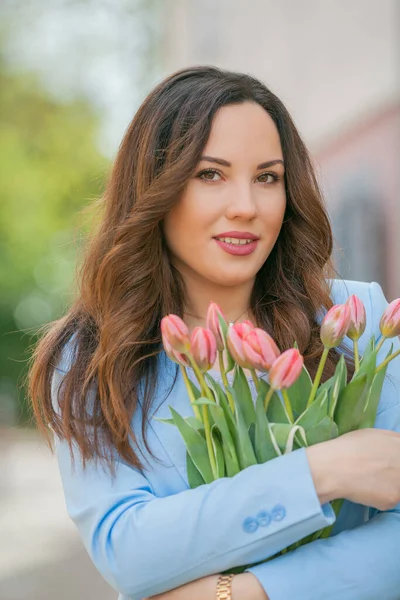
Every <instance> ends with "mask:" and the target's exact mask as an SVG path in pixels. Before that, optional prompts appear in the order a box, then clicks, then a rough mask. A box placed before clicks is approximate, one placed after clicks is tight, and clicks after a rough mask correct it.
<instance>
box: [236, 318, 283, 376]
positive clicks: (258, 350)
mask: <svg viewBox="0 0 400 600" xmlns="http://www.w3.org/2000/svg"><path fill="white" fill-rule="evenodd" d="M243 353H244V356H245V358H246V360H247V361H248V362H249V363H250V364H251V365H252V367H253V368H254V369H257V370H258V371H263V372H266V371H269V370H270V368H271V366H272V363H273V362H274V361H275V360H276V359H277V358H278V356H279V355H280V351H279V348H278V346H277V345H276V344H275V342H274V340H273V339H272V337H271V336H270V335H269V334H268V333H267V332H266V331H264V330H263V329H259V328H258V327H256V328H255V329H253V330H252V331H250V332H249V333H248V334H247V335H246V337H245V338H244V340H243Z"/></svg>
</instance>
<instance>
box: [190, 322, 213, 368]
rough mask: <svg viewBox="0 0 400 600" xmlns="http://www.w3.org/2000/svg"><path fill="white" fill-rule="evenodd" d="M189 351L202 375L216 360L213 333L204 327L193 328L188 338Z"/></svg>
mask: <svg viewBox="0 0 400 600" xmlns="http://www.w3.org/2000/svg"><path fill="white" fill-rule="evenodd" d="M190 351H191V353H192V356H193V358H194V361H195V362H196V364H197V366H198V367H199V369H200V371H201V372H202V373H204V372H205V371H208V370H209V369H211V367H212V366H213V364H214V363H215V359H216V358H217V342H216V340H215V336H214V334H213V332H212V331H210V330H209V329H205V328H204V327H195V328H194V329H193V331H192V335H191V336H190Z"/></svg>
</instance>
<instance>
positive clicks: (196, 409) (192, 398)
mask: <svg viewBox="0 0 400 600" xmlns="http://www.w3.org/2000/svg"><path fill="white" fill-rule="evenodd" d="M179 366H180V368H181V373H182V375H183V380H184V382H185V385H186V389H187V391H188V394H189V398H190V402H191V404H192V408H193V412H194V414H195V416H196V418H197V419H199V420H200V421H201V420H202V418H201V413H200V410H199V407H198V406H196V404H193V402H194V401H195V400H196V398H195V396H194V394H193V390H192V386H191V385H190V381H189V377H188V374H187V373H186V368H185V367H184V366H183V365H179Z"/></svg>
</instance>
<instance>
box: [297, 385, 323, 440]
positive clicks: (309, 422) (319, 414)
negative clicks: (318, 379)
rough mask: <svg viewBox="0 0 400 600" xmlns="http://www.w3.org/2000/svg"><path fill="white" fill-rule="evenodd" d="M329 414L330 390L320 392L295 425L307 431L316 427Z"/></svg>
mask: <svg viewBox="0 0 400 600" xmlns="http://www.w3.org/2000/svg"><path fill="white" fill-rule="evenodd" d="M327 414H328V390H327V388H324V389H322V390H321V391H318V393H317V397H316V398H315V400H314V402H313V403H312V404H311V405H310V406H309V407H308V408H307V409H306V410H305V411H304V412H303V414H302V415H300V417H299V418H298V419H297V420H296V421H295V425H301V426H302V427H303V428H304V429H305V431H308V430H309V429H311V428H312V427H315V425H317V423H319V422H320V421H322V419H323V418H324V417H326V416H327Z"/></svg>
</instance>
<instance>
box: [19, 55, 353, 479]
mask: <svg viewBox="0 0 400 600" xmlns="http://www.w3.org/2000/svg"><path fill="white" fill-rule="evenodd" d="M242 102H255V103H258V104H259V105H260V106H262V107H263V108H264V109H265V110H266V111H267V113H268V114H269V115H270V116H271V118H272V119H273V121H274V122H275V124H276V127H277V129H278V132H279V135H280V140H281V144H282V150H283V156H284V160H285V165H286V175H285V185H286V194H287V209H286V214H285V219H284V223H283V226H282V229H281V232H280V235H279V237H278V240H277V242H276V244H275V246H274V248H273V250H272V252H271V254H270V256H269V257H268V259H267V260H266V262H265V263H264V265H263V267H262V268H261V270H260V271H259V273H258V274H257V277H256V281H255V285H254V289H253V293H252V297H251V309H252V313H253V315H254V317H255V319H256V322H257V324H258V326H260V327H263V328H264V329H266V330H267V331H268V332H269V333H270V334H271V335H272V336H273V337H274V339H275V340H276V342H277V344H278V346H279V347H280V349H281V350H284V349H286V348H288V347H290V346H292V345H293V342H294V340H296V342H297V344H298V346H299V349H300V351H301V352H302V354H303V355H304V357H305V364H306V366H307V367H308V369H309V371H310V373H311V374H312V375H314V374H315V372H316V366H317V363H318V360H319V358H320V356H321V354H322V349H323V348H322V343H321V341H320V338H319V327H318V324H317V323H316V314H317V313H318V312H319V311H320V310H321V309H322V308H324V309H329V308H330V307H331V306H332V300H331V288H330V280H331V279H333V276H334V270H333V267H332V263H331V253H332V231H331V226H330V222H329V218H328V216H327V213H326V210H325V207H324V203H323V199H322V196H321V192H320V190H319V187H318V183H317V181H316V177H315V174H314V170H313V167H312V163H311V160H310V157H309V154H308V152H307V149H306V147H305V145H304V143H303V142H302V140H301V138H300V136H299V134H298V132H297V129H296V127H295V125H294V123H293V121H292V119H291V117H290V115H289V113H288V111H287V110H286V108H285V106H284V105H283V104H282V102H281V101H280V100H279V99H278V98H277V97H276V96H275V95H274V94H273V93H272V92H271V91H270V90H269V89H268V88H267V87H266V86H265V85H264V84H262V83H261V82H260V81H258V80H257V79H255V78H254V77H252V76H249V75H246V74H242V73H235V72H230V71H225V70H221V69H218V68H215V67H203V66H198V67H191V68H187V69H183V70H180V71H178V72H176V73H174V74H173V75H171V76H169V77H167V78H166V79H165V80H164V81H162V82H161V83H160V84H159V85H157V87H156V88H155V89H154V90H153V91H152V92H151V93H150V94H149V95H148V96H147V98H146V99H145V100H144V102H143V104H142V105H141V106H140V108H139V110H138V111H137V113H136V115H135V117H134V119H133V121H132V123H131V124H130V126H129V128H128V130H127V132H126V134H125V136H124V139H123V140H122V143H121V146H120V148H119V152H118V154H117V157H116V160H115V163H114V165H113V168H112V171H111V174H110V177H109V181H108V184H107V186H106V190H105V193H104V196H103V198H102V208H103V212H102V218H101V222H100V226H99V227H98V229H97V231H96V232H95V234H94V235H93V236H92V239H91V241H90V242H89V243H88V246H87V250H86V252H85V255H84V260H83V263H82V266H81V268H80V269H79V272H78V284H79V285H78V290H79V293H78V295H77V298H76V300H75V302H74V303H73V305H72V306H71V308H70V310H69V312H68V313H67V314H66V315H65V316H64V317H63V318H61V319H60V320H58V321H56V322H54V323H52V324H50V325H49V326H48V327H47V329H46V334H45V335H44V336H42V338H41V340H40V342H39V343H38V345H37V347H36V349H35V352H34V354H33V358H32V367H31V371H30V377H29V395H30V398H31V401H32V406H33V410H34V414H35V417H36V420H37V423H38V425H39V427H40V428H41V429H42V431H43V432H45V433H48V426H49V425H50V426H51V428H52V429H53V431H54V433H55V434H56V435H57V436H59V437H60V438H62V439H65V440H67V441H68V442H69V444H70V446H71V445H72V443H73V442H74V443H76V445H77V447H78V448H79V451H80V455H81V457H82V459H83V461H84V462H85V461H86V460H87V459H90V458H98V457H100V456H103V457H104V455H105V454H106V455H107V454H108V456H109V452H108V453H107V451H110V450H111V451H112V452H114V451H116V452H117V453H118V454H119V455H120V457H121V458H122V459H123V460H125V461H126V462H127V463H128V464H131V465H132V466H134V467H136V468H138V469H142V468H143V462H142V459H141V458H140V456H139V446H138V443H137V441H138V440H137V439H136V437H135V434H134V433H133V431H132V427H131V424H132V417H133V415H134V413H135V410H136V408H137V405H138V392H139V383H143V382H144V385H143V388H142V391H143V393H142V391H141V393H140V394H141V395H140V399H141V403H142V406H143V413H142V432H141V433H142V435H143V437H144V441H145V444H146V448H147V450H149V448H148V446H147V443H146V422H147V419H148V415H149V409H150V407H151V404H152V399H153V396H154V390H155V385H156V381H157V372H158V365H157V362H158V361H157V355H158V354H159V352H160V351H161V349H162V346H161V336H160V320H161V318H162V317H163V316H164V315H165V314H168V313H175V314H178V315H182V314H183V307H184V303H185V293H186V290H185V287H184V284H183V281H182V278H181V277H180V275H179V273H178V272H177V270H176V269H174V267H173V266H172V265H171V262H170V260H169V257H168V249H167V247H166V244H165V240H164V237H163V232H162V223H163V219H164V217H165V216H166V214H167V213H168V211H169V210H170V208H171V207H172V206H173V205H174V204H175V203H176V202H177V200H178V199H179V198H180V196H181V194H182V193H183V192H184V189H185V185H186V182H187V181H188V179H189V178H190V177H191V176H193V172H194V171H195V169H196V166H197V164H198V162H199V159H200V156H201V153H202V150H203V149H204V147H205V145H206V142H207V139H208V137H209V134H210V130H211V126H212V122H213V118H214V116H215V114H216V112H217V111H218V109H220V108H221V107H223V106H226V105H229V104H238V103H242ZM72 335H74V344H73V348H74V355H73V360H72V364H71V367H70V369H69V370H68V372H67V373H66V375H65V377H64V382H63V387H62V394H60V395H59V410H56V409H55V407H54V406H53V403H52V394H51V380H52V376H53V372H54V368H55V366H56V365H57V363H58V361H59V359H60V356H61V353H62V350H63V348H64V346H65V344H66V343H67V341H68V340H69V339H70V338H71V336H72ZM342 350H344V351H345V348H344V347H342ZM338 356H339V354H338V353H337V352H336V351H331V352H330V354H329V357H328V362H327V365H326V369H325V379H326V378H328V377H330V376H331V375H332V374H333V371H334V368H335V365H336V363H337V360H338ZM348 362H349V366H350V369H351V368H352V361H351V359H348ZM93 389H95V390H96V393H95V394H94V396H93V394H92V396H90V394H89V391H90V390H93ZM89 397H91V398H92V404H91V405H90V407H89ZM47 439H48V440H49V437H47ZM104 451H106V452H104Z"/></svg>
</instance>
